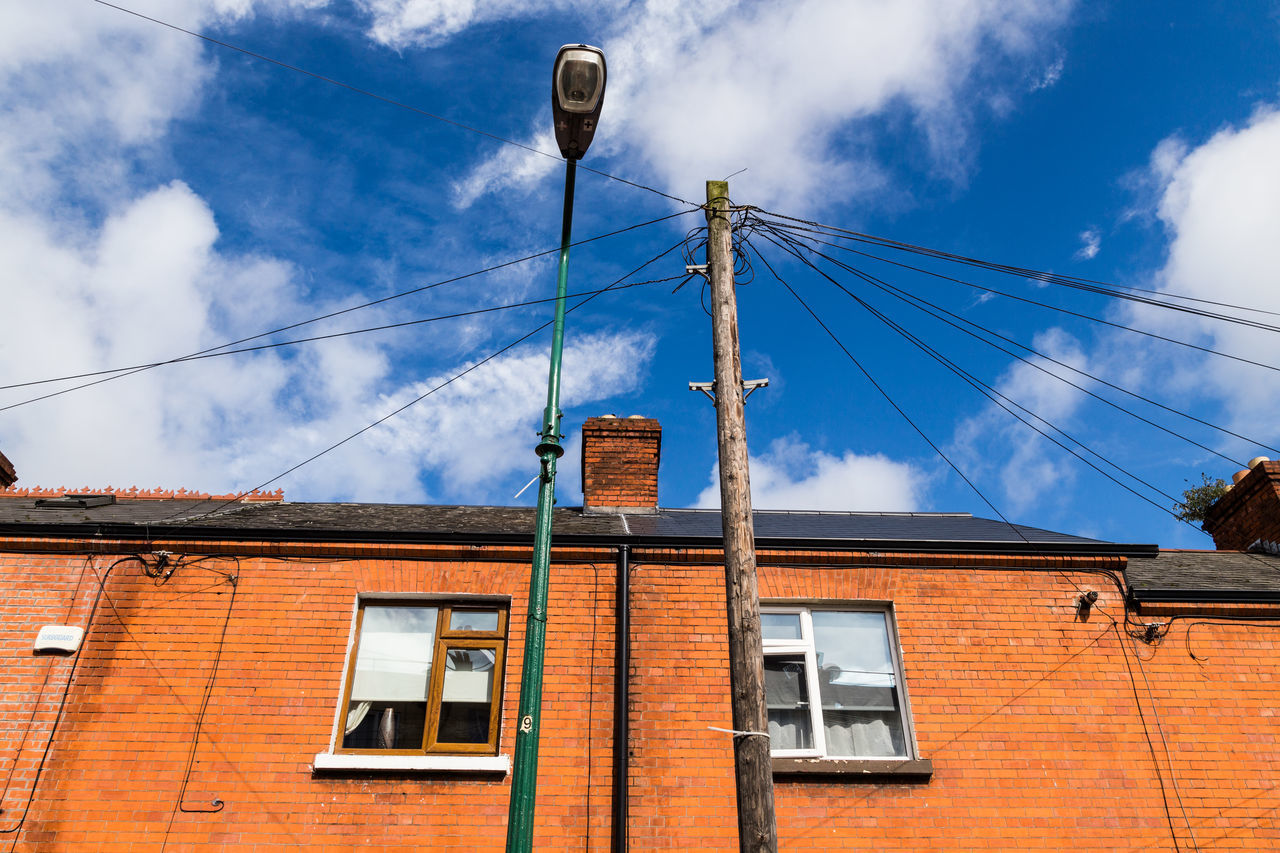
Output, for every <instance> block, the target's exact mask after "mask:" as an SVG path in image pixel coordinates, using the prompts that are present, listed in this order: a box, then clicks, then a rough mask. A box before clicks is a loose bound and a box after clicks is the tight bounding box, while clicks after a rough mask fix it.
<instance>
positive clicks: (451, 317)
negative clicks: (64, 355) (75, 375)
mask: <svg viewBox="0 0 1280 853" xmlns="http://www.w3.org/2000/svg"><path fill="white" fill-rule="evenodd" d="M683 278H685V276H682V275H674V276H667V277H666V278H658V279H650V280H648V281H633V282H628V283H627V284H623V285H619V286H617V287H608V288H601V289H600V290H585V291H579V292H578V293H572V294H569V297H578V296H591V295H599V294H601V293H605V292H620V291H622V290H626V289H628V288H632V287H643V286H645V285H650V284H665V283H666V282H670V281H676V280H677V279H683ZM555 301H556V297H554V296H548V297H546V298H544V299H530V300H527V301H525V302H512V303H509V304H507V305H494V306H491V307H489V308H476V309H473V310H471V311H458V312H455V313H453V314H440V315H437V316H435V317H424V318H421V319H418V320H403V321H401V322H399V323H386V324H384V325H381V326H369V327H367V328H363V329H349V330H347V331H344V332H330V333H329V334H326V335H313V336H311V337H307V338H295V339H293V340H289V341H276V342H274V343H269V344H258V345H256V346H251V347H240V348H238V349H228V350H220V351H218V352H209V351H205V352H202V353H197V354H194V355H188V356H183V357H181V358H173V359H169V360H168V361H156V362H152V363H150V364H141V365H135V366H134V367H124V368H118V370H127V371H130V373H128V374H125V375H132V374H133V373H139V372H141V371H143V370H148V369H150V368H153V367H161V366H165V365H170V364H184V363H186V362H191V361H201V360H204V359H209V358H220V357H222V356H226V355H241V354H243V353H247V352H259V351H261V350H269V349H279V348H281V347H290V346H297V345H298V344H308V343H315V342H317V341H327V340H333V339H334V338H345V337H351V336H352V335H365V334H370V333H372V332H384V331H387V330H389V329H401V328H405V327H406V326H420V325H422V324H424V323H435V322H438V321H441V320H456V319H459V318H461V317H474V316H476V315H478V314H491V313H494V312H497V311H509V310H512V309H516V308H528V307H530V306H533V305H542V304H544V303H547V302H555ZM102 372H107V371H102ZM82 375H83V374H82ZM111 378H113V379H115V378H118V377H111ZM40 381H41V382H54V381H57V380H50V379H45V380H40ZM102 381H106V380H102ZM25 384H38V383H25ZM96 384H98V383H97V382H91V383H88V384H87V385H78V386H76V387H75V388H67V389H64V390H62V391H55V392H53V393H50V394H45V395H43V396H40V397H33V398H31V399H29V400H22V401H20V402H17V403H10V404H9V405H7V406H0V412H5V411H8V410H9V409H16V408H18V407H20V406H26V405H29V404H31V403H38V402H40V401H41V400H48V399H49V398H51V397H57V396H60V395H62V394H66V393H69V392H71V391H78V390H80V389H81V388H87V387H89V386H90V385H96ZM7 387H15V386H7Z"/></svg>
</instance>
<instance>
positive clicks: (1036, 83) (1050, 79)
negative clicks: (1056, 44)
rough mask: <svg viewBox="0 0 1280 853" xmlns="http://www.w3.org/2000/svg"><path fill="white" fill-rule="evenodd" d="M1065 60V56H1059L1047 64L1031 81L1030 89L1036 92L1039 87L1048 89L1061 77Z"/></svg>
mask: <svg viewBox="0 0 1280 853" xmlns="http://www.w3.org/2000/svg"><path fill="white" fill-rule="evenodd" d="M1066 64H1067V61H1066V58H1065V57H1061V56H1059V57H1058V58H1057V59H1055V60H1054V61H1053V62H1051V63H1050V64H1049V66H1048V67H1047V68H1045V69H1044V71H1042V72H1041V73H1040V76H1039V77H1037V78H1035V80H1033V81H1032V83H1031V91H1033V92H1038V91H1040V90H1041V89H1048V88H1050V87H1052V86H1053V85H1054V84H1056V83H1057V82H1058V81H1059V80H1061V79H1062V69H1063V68H1065V67H1066Z"/></svg>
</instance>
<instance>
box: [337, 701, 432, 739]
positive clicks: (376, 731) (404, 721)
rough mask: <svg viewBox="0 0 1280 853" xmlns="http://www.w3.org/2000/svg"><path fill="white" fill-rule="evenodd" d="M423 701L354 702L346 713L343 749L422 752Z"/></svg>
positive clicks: (425, 713) (424, 708) (424, 706)
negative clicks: (410, 750)
mask: <svg viewBox="0 0 1280 853" xmlns="http://www.w3.org/2000/svg"><path fill="white" fill-rule="evenodd" d="M426 724H427V703H426V702H356V701H353V702H352V703H351V706H350V709H349V710H348V711H347V717H346V721H345V724H344V731H343V737H342V747H343V749H415V750H420V749H422V732H423V730H424V729H425V728H426Z"/></svg>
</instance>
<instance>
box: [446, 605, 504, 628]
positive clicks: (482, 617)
mask: <svg viewBox="0 0 1280 853" xmlns="http://www.w3.org/2000/svg"><path fill="white" fill-rule="evenodd" d="M449 630H450V631H496V630H498V611H496V610H458V609H457V608H454V609H453V610H452V611H451V612H450V614H449Z"/></svg>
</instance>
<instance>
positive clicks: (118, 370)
mask: <svg viewBox="0 0 1280 853" xmlns="http://www.w3.org/2000/svg"><path fill="white" fill-rule="evenodd" d="M95 2H96V0H95ZM692 212H693V211H688V210H685V211H679V212H677V213H672V214H668V215H666V216H660V217H658V218H657V219H650V220H648V221H646V222H640V223H637V224H635V225H629V226H627V227H626V228H619V229H616V230H614V231H609V232H607V233H605V234H597V235H596V236H594V237H587V238H585V239H583V240H579V241H577V242H575V243H570V244H569V245H570V247H574V246H582V245H585V244H587V243H593V242H595V241H597V240H603V239H606V238H608V237H616V236H617V235H619V234H625V233H626V232H628V231H634V230H636V229H638V228H645V227H648V226H650V225H655V224H657V223H659V222H665V221H667V220H668V219H674V218H676V217H679V216H684V215H686V214H688V213H692ZM559 251H560V249H559V248H555V249H545V250H543V251H541V252H536V253H534V254H532V255H526V256H524V257H522V258H515V259H513V260H510V261H504V262H502V263H500V264H494V265H493V266H490V267H485V268H484V269H480V270H474V271H472V272H469V273H464V274H462V275H458V276H454V277H452V278H447V279H443V280H441V281H436V282H432V283H431V284H424V285H421V286H419V287H414V288H410V289H409V290H402V291H400V292H398V293H393V294H391V295H389V296H383V297H380V298H378V299H373V300H370V301H368V302H362V303H360V304H359V305H351V306H349V307H347V308H341V309H339V310H337V311H331V312H329V313H327V314H321V315H320V316H318V317H312V318H311V319H309V320H302V321H299V322H297V323H290V324H289V325H287V326H281V327H279V328H276V329H271V330H270V331H266V332H259V333H257V334H255V335H249V336H248V337H244V338H240V339H238V340H234V341H228V342H226V343H222V344H218V345H217V346H213V347H208V348H206V349H202V350H198V351H196V352H193V353H189V354H187V355H185V356H177V357H175V358H171V359H167V360H165V361H158V362H154V363H152V364H145V365H138V366H135V367H116V368H111V369H108V370H96V371H89V372H86V373H76V374H71V375H68V376H60V377H54V378H51V379H38V380H33V381H28V382H18V383H15V384H11V385H0V391H4V390H8V389H10V388H23V387H27V386H31V385H43V384H46V383H49V382H62V381H67V380H71V379H83V378H86V377H90V376H102V375H104V374H108V373H123V375H124V376H131V375H133V374H134V373H140V372H142V371H144V370H150V369H152V368H153V367H162V366H164V365H166V364H172V363H174V362H178V361H186V360H190V359H193V358H195V357H196V356H200V355H204V354H205V353H212V352H215V351H217V350H221V349H225V348H227V347H233V346H238V345H239V344H243V343H248V342H249V341H253V340H257V339H258V338H265V337H267V336H269V335H275V334H279V333H280V332H287V331H289V330H290V329H297V328H300V327H302V326H307V325H310V324H311V323H318V322H320V321H322V320H328V319H331V318H333V317H338V316H341V315H343V314H350V313H351V312H353V311H360V310H363V309H365V308H371V307H373V306H374V305H381V304H382V303H384V302H391V301H392V300H395V299H401V298H403V297H406V296H412V295H413V294H415V293H422V292H423V291H426V290H432V289H434V288H437V287H441V286H443V285H446V284H453V283H455V282H459V281H464V280H466V279H469V278H474V277H476V276H479V275H485V274H486V273H491V272H495V271H497V270H500V269H505V268H506V267H510V266H514V265H516V264H521V263H525V262H527V261H531V260H534V259H536V258H540V257H543V256H545V255H550V254H554V253H557V252H559ZM126 371H127V372H126ZM120 378H123V377H122V376H109V377H107V378H106V379H100V380H97V381H96V382H86V383H84V384H83V385H77V386H75V387H73V388H66V389H63V390H62V391H59V392H57V393H56V394H47V395H45V396H43V397H36V398H34V399H31V400H24V401H22V402H20V403H17V404H14V405H26V404H27V403H34V402H36V401H38V400H45V399H48V398H49V397H55V396H58V395H60V394H65V393H69V392H71V391H78V390H80V389H81V388H89V387H91V386H93V385H100V384H101V383H103V382H109V381H111V380H112V379H120ZM7 408H12V407H7ZM0 411H3V409H0Z"/></svg>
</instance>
